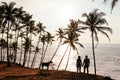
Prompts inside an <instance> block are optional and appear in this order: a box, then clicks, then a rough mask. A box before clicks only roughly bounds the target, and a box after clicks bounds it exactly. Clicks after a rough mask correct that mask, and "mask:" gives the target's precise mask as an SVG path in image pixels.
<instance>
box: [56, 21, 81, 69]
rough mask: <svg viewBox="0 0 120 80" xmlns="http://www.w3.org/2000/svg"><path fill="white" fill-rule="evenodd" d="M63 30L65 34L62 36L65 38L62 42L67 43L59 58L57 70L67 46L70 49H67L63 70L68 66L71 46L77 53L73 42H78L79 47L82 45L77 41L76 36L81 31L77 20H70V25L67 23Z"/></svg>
mask: <svg viewBox="0 0 120 80" xmlns="http://www.w3.org/2000/svg"><path fill="white" fill-rule="evenodd" d="M64 30H65V34H66V36H64V38H65V40H64V42H63V44H68V46H67V48H66V51H65V53H64V54H63V57H62V58H61V60H60V63H59V65H58V67H57V70H58V69H59V67H60V64H61V62H62V59H63V58H64V56H65V54H66V52H67V50H68V48H69V47H70V49H69V54H68V59H67V64H66V67H65V70H66V69H67V66H68V62H69V58H70V52H71V48H72V49H73V50H76V51H77V53H78V50H77V47H76V46H75V44H79V45H80V46H81V47H83V45H82V44H81V43H78V42H77V41H78V40H79V39H78V37H79V36H80V32H81V33H83V32H82V31H81V28H79V27H78V21H75V20H70V25H68V28H65V29H64ZM78 54H79V53H78Z"/></svg>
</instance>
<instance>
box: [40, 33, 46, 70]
mask: <svg viewBox="0 0 120 80" xmlns="http://www.w3.org/2000/svg"><path fill="white" fill-rule="evenodd" d="M40 41H41V42H42V52H41V59H40V64H39V68H40V67H41V63H42V60H43V55H44V47H45V41H46V35H45V34H44V35H42V36H41V37H40Z"/></svg>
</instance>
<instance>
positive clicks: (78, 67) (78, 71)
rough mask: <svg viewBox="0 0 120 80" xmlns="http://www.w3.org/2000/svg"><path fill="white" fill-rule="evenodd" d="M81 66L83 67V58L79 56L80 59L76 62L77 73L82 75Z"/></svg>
mask: <svg viewBox="0 0 120 80" xmlns="http://www.w3.org/2000/svg"><path fill="white" fill-rule="evenodd" d="M81 66H82V60H81V57H80V56H78V59H77V61H76V67H77V73H81Z"/></svg>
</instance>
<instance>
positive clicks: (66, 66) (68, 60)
mask: <svg viewBox="0 0 120 80" xmlns="http://www.w3.org/2000/svg"><path fill="white" fill-rule="evenodd" d="M70 52H71V46H70V50H69V54H68V59H67V64H66V67H65V71H66V70H67V66H68V63H69V59H70Z"/></svg>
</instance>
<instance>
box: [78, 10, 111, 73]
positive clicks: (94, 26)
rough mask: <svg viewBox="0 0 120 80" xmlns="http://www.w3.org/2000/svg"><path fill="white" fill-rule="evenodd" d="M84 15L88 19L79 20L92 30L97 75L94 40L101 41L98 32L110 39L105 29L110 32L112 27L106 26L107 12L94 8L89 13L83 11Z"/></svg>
mask: <svg viewBox="0 0 120 80" xmlns="http://www.w3.org/2000/svg"><path fill="white" fill-rule="evenodd" d="M82 16H83V17H85V18H86V20H85V21H79V22H80V23H82V24H83V25H85V26H84V29H85V28H86V29H89V30H90V32H91V37H92V52H93V59H94V71H95V75H96V59H95V51H94V42H95V41H94V40H96V41H97V42H99V39H98V32H101V33H102V34H104V35H105V36H106V37H107V38H108V39H109V40H110V38H109V36H108V34H107V33H106V32H105V31H108V32H110V33H112V29H111V28H109V27H105V26H104V24H107V25H108V23H107V21H106V19H105V18H104V16H105V13H104V12H98V9H95V10H93V11H92V12H90V13H89V14H87V13H83V14H82ZM102 25H103V26H102Z"/></svg>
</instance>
